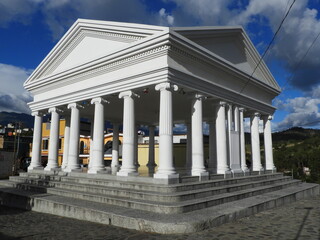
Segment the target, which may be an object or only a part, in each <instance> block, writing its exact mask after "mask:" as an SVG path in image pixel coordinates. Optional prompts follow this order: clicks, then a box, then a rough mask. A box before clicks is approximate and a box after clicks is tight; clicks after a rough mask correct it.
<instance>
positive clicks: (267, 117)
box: [261, 114, 273, 121]
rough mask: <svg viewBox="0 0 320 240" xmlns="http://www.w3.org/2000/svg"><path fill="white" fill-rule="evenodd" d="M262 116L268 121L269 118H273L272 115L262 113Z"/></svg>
mask: <svg viewBox="0 0 320 240" xmlns="http://www.w3.org/2000/svg"><path fill="white" fill-rule="evenodd" d="M261 118H262V119H263V120H265V121H267V120H270V121H271V120H273V116H272V115H268V114H267V115H262V116H261Z"/></svg>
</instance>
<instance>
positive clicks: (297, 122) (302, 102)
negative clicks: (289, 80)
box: [274, 97, 320, 131]
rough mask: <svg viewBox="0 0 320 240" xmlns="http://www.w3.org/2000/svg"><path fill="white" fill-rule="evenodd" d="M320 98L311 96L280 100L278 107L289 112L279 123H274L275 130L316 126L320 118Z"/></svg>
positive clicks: (277, 103)
mask: <svg viewBox="0 0 320 240" xmlns="http://www.w3.org/2000/svg"><path fill="white" fill-rule="evenodd" d="M319 106H320V99H319V98H311V97H296V98H292V99H287V100H285V101H281V100H278V101H277V102H276V107H277V108H278V109H279V110H283V111H286V112H288V114H287V116H286V117H285V118H284V120H282V121H281V122H279V123H276V124H274V130H277V131H279V130H284V129H287V128H290V127H296V126H309V127H310V126H316V125H319V119H320V112H319Z"/></svg>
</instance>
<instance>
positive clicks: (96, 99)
mask: <svg viewBox="0 0 320 240" xmlns="http://www.w3.org/2000/svg"><path fill="white" fill-rule="evenodd" d="M90 103H91V104H96V103H107V104H109V103H110V102H109V101H107V100H105V99H104V98H102V97H96V98H92V99H91V102H90Z"/></svg>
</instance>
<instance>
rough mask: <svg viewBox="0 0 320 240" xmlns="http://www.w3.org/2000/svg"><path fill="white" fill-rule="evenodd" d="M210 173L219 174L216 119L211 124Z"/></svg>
mask: <svg viewBox="0 0 320 240" xmlns="http://www.w3.org/2000/svg"><path fill="white" fill-rule="evenodd" d="M208 168H209V171H210V172H212V173H217V141H216V119H214V120H213V121H210V122H209V163H208Z"/></svg>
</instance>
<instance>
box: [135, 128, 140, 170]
mask: <svg viewBox="0 0 320 240" xmlns="http://www.w3.org/2000/svg"><path fill="white" fill-rule="evenodd" d="M134 165H135V166H136V167H137V168H138V167H140V164H139V159H138V125H136V126H135V129H134Z"/></svg>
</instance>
